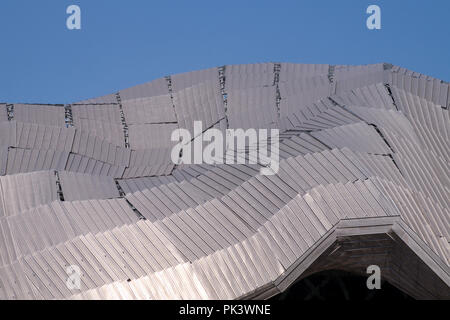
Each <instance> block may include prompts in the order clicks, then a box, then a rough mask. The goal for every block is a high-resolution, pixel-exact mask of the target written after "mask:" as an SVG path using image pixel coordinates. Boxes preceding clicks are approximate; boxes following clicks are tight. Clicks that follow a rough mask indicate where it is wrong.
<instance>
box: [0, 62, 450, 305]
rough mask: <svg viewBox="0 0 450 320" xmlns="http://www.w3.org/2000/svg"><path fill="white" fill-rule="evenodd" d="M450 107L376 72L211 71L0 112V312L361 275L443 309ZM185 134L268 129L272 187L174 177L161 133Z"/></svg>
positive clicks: (252, 180)
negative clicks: (22, 305)
mask: <svg viewBox="0 0 450 320" xmlns="http://www.w3.org/2000/svg"><path fill="white" fill-rule="evenodd" d="M449 105H450V92H449V84H448V83H446V82H444V81H441V80H438V79H434V78H431V77H428V76H425V75H423V74H418V73H415V72H412V71H409V70H406V69H404V68H400V67H396V66H392V65H390V64H386V63H382V64H374V65H364V66H341V65H336V66H335V65H312V64H291V63H260V64H250V65H232V66H222V67H218V68H211V69H207V70H201V71H194V72H189V73H184V74H177V75H173V76H168V77H166V78H162V79H158V80H155V81H152V82H149V83H146V84H143V85H140V86H137V87H133V88H129V89H125V90H122V91H120V92H118V93H116V94H111V95H108V96H104V97H99V98H94V99H89V100H86V101H81V102H75V103H73V104H71V105H65V106H61V105H38V104H36V105H24V104H8V103H6V104H0V299H237V298H242V299H244V298H248V299H250V298H268V297H271V296H273V295H275V294H277V293H280V292H282V291H284V290H286V288H288V287H289V286H290V285H291V284H293V283H294V282H295V281H296V280H298V279H301V278H304V277H306V276H308V275H310V274H313V273H316V272H319V271H323V270H330V269H342V270H348V271H352V272H355V273H360V274H366V268H367V267H368V266H369V265H378V266H380V268H381V271H382V277H383V278H384V279H386V280H387V281H389V282H391V283H392V284H393V285H395V286H397V287H398V288H400V289H401V290H403V291H404V292H406V293H408V294H409V295H411V296H412V297H415V298H422V299H430V298H437V299H449V298H450V244H449V241H450V213H449V210H450V208H449V203H450V177H449V172H450V170H449V169H450V148H449V145H450V144H449V142H450V117H449V110H448V108H449ZM194 121H202V123H203V129H204V130H206V129H208V128H216V129H219V130H221V131H224V130H226V129H233V128H234V129H237V128H243V129H248V128H256V129H273V128H277V129H279V130H280V149H279V157H280V168H279V171H278V173H277V174H276V175H272V176H264V175H261V173H260V170H259V169H260V168H261V166H262V165H261V164H259V163H257V164H253V165H250V164H248V165H247V164H222V165H206V164H196V165H183V164H182V165H175V164H174V163H173V162H172V161H171V158H170V155H171V150H172V147H173V145H174V142H171V139H170V138H171V133H172V132H173V131H174V130H176V129H180V128H186V129H188V130H190V132H191V133H192V134H193V133H194V131H193V123H194ZM193 138H194V139H195V138H196V137H194V136H193ZM69 266H78V267H79V268H80V270H81V286H80V288H79V289H72V288H70V286H67V279H68V277H69V275H68V273H67V268H68V267H69Z"/></svg>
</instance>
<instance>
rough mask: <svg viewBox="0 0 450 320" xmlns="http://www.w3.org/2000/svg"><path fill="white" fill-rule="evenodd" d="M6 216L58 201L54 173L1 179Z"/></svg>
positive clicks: (37, 173)
mask: <svg viewBox="0 0 450 320" xmlns="http://www.w3.org/2000/svg"><path fill="white" fill-rule="evenodd" d="M0 184H1V191H2V194H3V205H4V215H5V216H12V215H15V214H19V213H20V212H21V211H24V210H28V209H30V208H35V207H37V206H39V205H42V204H46V203H50V202H52V201H54V200H56V199H57V188H56V176H55V174H54V173H53V172H32V173H25V174H15V175H8V176H5V177H0Z"/></svg>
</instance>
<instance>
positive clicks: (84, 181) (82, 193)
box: [58, 171, 120, 201]
mask: <svg viewBox="0 0 450 320" xmlns="http://www.w3.org/2000/svg"><path fill="white" fill-rule="evenodd" d="M58 174H59V179H60V183H61V189H62V192H63V194H64V200H66V201H75V200H88V199H111V198H118V197H119V196H120V195H119V190H117V186H116V183H115V182H114V179H113V178H112V177H108V176H92V175H90V174H83V173H75V172H68V171H60V172H59V173H58Z"/></svg>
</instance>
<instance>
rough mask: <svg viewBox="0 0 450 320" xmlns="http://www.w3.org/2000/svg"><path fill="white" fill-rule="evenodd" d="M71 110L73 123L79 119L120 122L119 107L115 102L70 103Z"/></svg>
mask: <svg viewBox="0 0 450 320" xmlns="http://www.w3.org/2000/svg"><path fill="white" fill-rule="evenodd" d="M71 110H72V117H73V121H74V123H77V122H79V120H81V119H85V120H98V121H104V122H110V123H117V124H121V123H122V119H121V116H120V108H119V105H117V104H98V105H96V104H83V105H72V106H71Z"/></svg>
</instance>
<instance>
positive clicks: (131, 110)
mask: <svg viewBox="0 0 450 320" xmlns="http://www.w3.org/2000/svg"><path fill="white" fill-rule="evenodd" d="M122 107H123V112H124V115H125V119H126V121H127V124H128V125H132V124H144V123H147V124H149V123H161V122H174V123H176V122H177V118H176V116H175V110H174V108H173V104H172V98H171V97H170V95H169V94H166V95H161V96H153V97H144V98H136V99H128V100H124V101H123V102H122Z"/></svg>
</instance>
